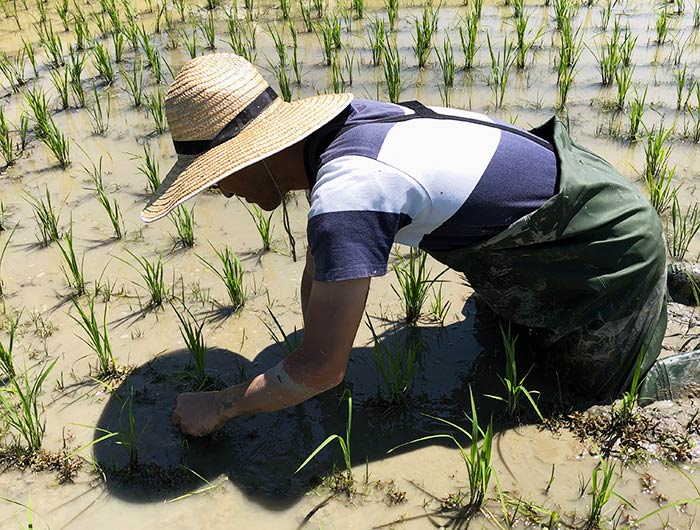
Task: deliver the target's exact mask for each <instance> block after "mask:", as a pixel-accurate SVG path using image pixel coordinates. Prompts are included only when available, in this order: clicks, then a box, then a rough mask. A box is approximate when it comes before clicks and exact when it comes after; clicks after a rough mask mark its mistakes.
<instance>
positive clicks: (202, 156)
mask: <svg viewBox="0 0 700 530" xmlns="http://www.w3.org/2000/svg"><path fill="white" fill-rule="evenodd" d="M352 97H353V96H352V94H325V95H320V96H314V97H310V98H306V99H302V100H298V101H292V102H289V103H287V102H285V101H283V100H282V99H281V98H279V97H277V94H276V93H275V91H274V90H273V89H272V88H270V86H269V85H268V84H267V82H266V81H265V80H264V79H263V77H262V76H261V75H260V73H259V72H258V71H257V69H256V68H255V67H254V66H253V65H252V64H250V63H249V62H248V61H246V60H245V59H244V58H243V57H240V56H238V55H234V54H226V53H216V54H210V55H204V56H201V57H197V58H196V59H192V60H191V61H188V62H187V63H185V65H184V66H183V67H182V69H181V70H180V71H179V72H178V74H177V76H176V77H175V80H174V81H173V84H172V85H171V87H170V90H169V91H168V96H167V98H166V100H165V112H166V115H167V118H168V125H169V127H170V132H171V134H172V138H173V143H174V145H175V152H176V153H177V154H178V157H177V162H176V163H175V165H174V166H173V167H172V169H171V170H170V171H169V172H168V175H167V176H166V177H165V179H163V182H162V184H161V185H160V187H159V188H158V189H157V190H156V192H155V193H154V194H153V197H152V198H151V200H150V201H149V203H148V205H147V206H146V208H144V210H143V212H141V219H142V220H143V221H144V222H146V223H150V222H152V221H155V220H157V219H160V218H161V217H164V216H166V215H167V214H168V213H169V212H170V211H171V210H172V209H173V208H175V207H176V206H177V205H179V204H180V203H182V202H184V201H186V200H187V199H189V198H190V197H194V196H195V195H197V194H198V193H199V192H201V191H202V190H204V189H206V188H208V187H210V186H212V185H214V184H216V183H217V182H219V181H220V180H222V179H225V178H226V177H228V176H229V175H231V174H232V173H235V172H236V171H238V170H240V169H243V168H244V167H246V166H249V165H251V164H254V163H255V162H257V161H259V160H262V159H263V158H266V157H268V156H270V155H273V154H275V153H277V152H279V151H281V150H283V149H285V148H287V147H289V146H290V145H293V144H295V143H296V142H298V141H299V140H302V139H303V138H306V137H307V136H309V135H310V134H311V133H312V132H314V131H316V130H317V129H319V128H321V127H322V126H323V125H325V124H326V123H328V122H329V121H331V120H332V119H333V118H335V117H336V116H337V115H338V114H340V112H341V111H342V110H343V109H345V108H346V107H347V106H348V104H349V103H350V101H352Z"/></svg>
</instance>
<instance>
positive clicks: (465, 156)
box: [142, 54, 666, 436]
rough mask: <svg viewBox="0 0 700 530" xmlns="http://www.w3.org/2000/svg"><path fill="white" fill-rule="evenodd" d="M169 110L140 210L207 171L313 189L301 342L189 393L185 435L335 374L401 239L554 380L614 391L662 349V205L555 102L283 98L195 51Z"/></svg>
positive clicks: (223, 57) (261, 189) (170, 197)
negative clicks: (173, 156)
mask: <svg viewBox="0 0 700 530" xmlns="http://www.w3.org/2000/svg"><path fill="white" fill-rule="evenodd" d="M166 111H167V117H168V123H169V126H170V130H171V133H172V137H173V142H174V145H175V151H176V152H177V154H178V159H177V162H176V164H175V166H174V167H173V169H172V170H171V171H170V173H169V174H168V176H167V177H166V178H165V179H164V181H163V184H162V185H161V186H160V188H159V189H158V190H157V192H156V193H155V195H154V197H153V198H152V200H151V202H150V203H149V204H148V206H147V207H146V208H145V209H144V211H143V213H142V219H143V220H144V221H145V222H151V221H155V220H156V219H159V218H162V217H163V216H165V215H167V214H168V212H169V211H171V210H172V209H173V208H174V207H175V206H177V205H178V204H180V203H182V202H183V201H185V200H186V199H189V198H190V197H193V196H194V195H196V194H197V193H199V192H201V191H203V190H204V189H206V188H208V187H211V186H214V185H218V187H219V189H220V191H221V193H222V194H223V195H224V196H226V197H233V196H234V195H236V196H238V197H241V198H244V199H246V200H247V201H249V202H253V203H256V204H258V205H260V206H261V207H262V208H263V209H265V210H272V209H274V208H276V207H277V206H279V205H280V204H283V197H284V194H285V193H287V192H289V191H292V190H310V203H311V207H310V211H309V216H308V225H307V236H308V251H307V257H306V267H305V269H304V274H303V278H302V282H301V301H302V311H303V315H304V338H303V341H302V344H301V346H300V347H299V348H298V349H297V350H296V351H294V352H292V353H291V354H290V355H289V356H288V357H287V358H286V359H284V361H282V362H280V363H278V364H277V365H276V366H273V367H272V368H270V369H269V370H267V371H266V372H264V373H263V374H260V375H258V376H256V377H255V378H253V379H252V380H251V381H248V382H246V383H243V384H239V385H235V386H232V387H230V388H227V389H224V390H222V391H219V392H194V393H185V394H181V395H180V396H178V398H177V406H176V409H175V412H174V414H173V421H174V423H175V424H176V425H178V426H179V427H180V429H181V430H182V431H183V432H184V433H185V434H189V435H193V436H200V435H204V434H207V433H209V432H211V431H213V430H215V429H217V428H219V427H221V426H222V425H223V424H224V423H226V422H227V421H228V420H230V419H232V418H234V417H236V416H239V415H243V414H251V413H256V412H267V411H274V410H278V409H281V408H284V407H289V406H292V405H295V404H297V403H300V402H302V401H305V400H307V399H309V398H311V397H312V396H315V395H316V394H319V393H321V392H324V391H325V390H328V389H330V388H332V387H334V386H336V385H338V384H339V383H340V382H341V381H342V380H343V377H344V375H345V370H346V366H347V363H348V357H349V355H350V350H351V348H352V346H353V340H354V339H355V334H356V332H357V329H358V326H359V323H360V320H361V319H362V316H363V311H364V308H365V302H366V299H367V293H368V290H369V285H370V278H371V277H373V276H380V275H383V274H385V273H386V272H387V261H388V258H389V252H390V250H391V247H392V244H393V243H394V242H399V243H404V244H407V245H412V246H414V247H419V248H421V249H424V250H426V251H427V252H428V253H429V254H430V255H431V256H433V257H434V258H435V259H437V260H438V261H440V262H442V263H444V264H446V265H448V266H449V267H451V268H453V269H455V270H457V271H460V272H463V273H464V274H465V275H466V277H467V279H468V280H469V282H470V284H471V285H472V287H473V288H474V291H475V292H476V293H477V294H478V296H479V297H480V299H482V300H483V301H484V302H485V303H486V304H487V305H488V306H489V307H490V308H491V309H493V311H494V312H495V313H496V314H497V315H498V316H499V317H501V318H503V319H504V320H506V321H510V322H514V323H515V324H518V325H521V326H526V327H528V328H532V329H534V330H535V331H536V333H537V336H538V337H541V343H540V348H541V352H542V353H543V355H544V354H546V355H547V359H548V361H547V362H548V363H551V366H552V368H553V369H554V370H556V371H557V373H558V374H559V375H560V381H562V382H564V381H566V382H567V383H568V382H570V384H571V385H572V387H573V388H574V389H575V390H577V391H579V392H583V393H585V394H586V395H587V396H588V397H589V398H591V399H593V400H601V399H609V398H611V397H614V396H616V395H618V394H619V393H620V392H621V391H623V390H624V389H626V388H627V387H628V385H629V384H630V381H631V378H632V374H633V372H634V368H635V364H636V361H637V359H638V358H640V356H641V366H642V372H643V373H645V372H646V371H647V370H648V369H649V367H650V366H651V364H652V363H653V362H654V360H655V359H656V357H657V356H658V354H659V351H660V348H661V340H662V338H663V335H664V331H665V328H666V303H665V276H666V268H665V263H666V258H665V246H664V241H663V236H662V228H661V224H660V221H659V218H658V216H657V215H656V213H655V212H654V210H653V209H652V208H651V206H650V205H649V203H648V201H647V200H646V199H645V198H644V197H643V196H642V194H641V193H640V192H639V191H638V190H637V188H636V187H635V186H633V185H631V184H629V183H628V182H627V181H625V180H624V179H623V178H622V177H620V176H619V175H618V174H617V172H616V171H615V170H614V169H613V168H612V167H611V166H610V165H609V164H608V163H607V162H605V161H604V160H602V159H601V158H599V157H598V156H596V155H594V154H592V153H590V152H589V151H587V150H585V149H583V148H581V147H579V146H578V145H576V144H575V143H573V142H572V140H571V139H570V138H569V136H568V134H567V132H566V130H565V129H564V127H563V126H562V125H561V123H560V122H559V121H557V120H556V119H552V120H550V121H549V122H547V123H545V124H544V125H543V126H541V127H539V128H537V129H534V130H533V131H530V132H526V131H524V130H521V129H518V128H516V127H513V126H511V125H505V124H502V123H500V122H495V121H493V120H491V119H489V118H488V117H486V116H483V115H480V114H476V113H473V112H467V111H461V110H454V109H439V110H435V111H434V110H431V109H428V108H426V107H424V106H422V105H420V104H418V103H415V102H413V103H409V104H402V105H395V104H390V103H381V102H376V101H368V100H358V99H355V100H353V97H352V95H350V94H329V95H319V96H315V97H310V98H307V99H303V100H299V101H294V102H291V103H287V102H284V101H282V99H281V98H279V97H278V96H277V95H276V94H275V92H274V91H273V90H272V89H271V88H270V87H269V86H268V84H267V83H266V82H265V81H264V79H263V78H262V77H261V76H260V74H259V73H258V71H257V70H256V69H255V68H254V67H253V66H252V65H251V64H250V63H248V62H247V61H245V60H244V59H243V58H241V57H239V56H236V55H230V54H211V55H207V56H203V57H198V58H196V59H193V60H192V61H190V62H188V63H187V64H185V65H184V67H183V68H182V70H181V71H180V72H179V73H178V75H177V77H176V78H175V80H174V82H173V85H172V86H171V88H170V91H169V92H168V97H167V100H166ZM287 224H288V223H287Z"/></svg>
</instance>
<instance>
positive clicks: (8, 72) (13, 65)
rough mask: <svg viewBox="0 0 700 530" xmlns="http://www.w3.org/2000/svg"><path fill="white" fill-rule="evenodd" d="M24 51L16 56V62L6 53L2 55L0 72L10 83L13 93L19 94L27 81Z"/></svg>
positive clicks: (0, 56)
mask: <svg viewBox="0 0 700 530" xmlns="http://www.w3.org/2000/svg"><path fill="white" fill-rule="evenodd" d="M24 61H25V54H24V50H20V51H19V52H18V53H17V55H15V58H14V60H12V59H10V58H9V57H8V56H7V54H6V53H5V52H3V53H2V54H0V72H2V74H3V75H4V76H5V79H7V82H8V83H10V88H11V89H12V91H13V92H15V93H17V92H19V89H20V87H21V86H23V85H24V84H25V83H26V82H27V79H26V77H25V75H24Z"/></svg>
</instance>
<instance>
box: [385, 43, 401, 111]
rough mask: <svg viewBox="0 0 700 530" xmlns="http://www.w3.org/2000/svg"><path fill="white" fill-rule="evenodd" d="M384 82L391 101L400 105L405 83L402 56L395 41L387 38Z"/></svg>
mask: <svg viewBox="0 0 700 530" xmlns="http://www.w3.org/2000/svg"><path fill="white" fill-rule="evenodd" d="M382 57H383V60H382V63H383V66H384V80H385V81H386V89H387V93H388V95H389V101H391V102H392V103H398V102H399V99H400V98H401V90H402V88H403V83H402V81H401V55H400V54H399V49H398V47H397V45H396V41H395V40H394V39H389V38H385V39H384V48H383V53H382Z"/></svg>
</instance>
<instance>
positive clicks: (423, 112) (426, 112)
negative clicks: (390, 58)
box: [377, 101, 554, 151]
mask: <svg viewBox="0 0 700 530" xmlns="http://www.w3.org/2000/svg"><path fill="white" fill-rule="evenodd" d="M399 105H401V106H402V107H406V108H409V109H411V110H412V111H413V112H415V114H407V115H405V116H399V117H398V118H385V119H382V120H377V121H380V122H393V121H405V120H406V119H415V118H431V119H434V120H453V121H464V122H467V123H474V124H476V125H484V126H486V127H491V128H493V129H500V130H501V131H506V132H509V133H513V134H517V135H518V136H522V137H523V138H526V139H528V140H531V141H533V142H535V143H536V144H538V145H540V146H542V147H544V148H545V149H547V150H549V151H554V148H553V147H552V145H551V144H550V143H549V142H548V141H546V140H544V139H542V138H540V137H539V136H535V135H534V134H532V133H530V132H528V131H525V130H523V129H519V128H517V127H513V126H511V125H505V124H503V123H496V122H492V121H483V120H477V119H475V118H467V117H466V116H454V115H452V114H440V113H439V112H435V111H434V110H432V109H430V108H428V107H426V106H425V105H423V104H422V103H420V102H418V101H404V102H401V103H399Z"/></svg>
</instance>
